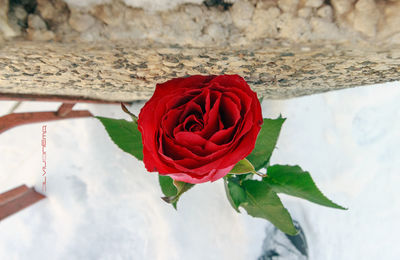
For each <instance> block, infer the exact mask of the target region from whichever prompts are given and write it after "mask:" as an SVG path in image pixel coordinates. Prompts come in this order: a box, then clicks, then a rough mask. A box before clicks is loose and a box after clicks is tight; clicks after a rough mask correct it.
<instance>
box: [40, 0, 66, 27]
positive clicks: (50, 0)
mask: <svg viewBox="0 0 400 260" xmlns="http://www.w3.org/2000/svg"><path fill="white" fill-rule="evenodd" d="M36 1H37V7H36V10H37V11H38V12H39V13H40V16H41V17H43V19H44V20H46V21H48V22H49V23H50V25H51V26H55V25H57V24H61V23H64V22H67V21H68V17H69V8H68V6H67V4H66V3H64V2H63V1H62V0H36Z"/></svg>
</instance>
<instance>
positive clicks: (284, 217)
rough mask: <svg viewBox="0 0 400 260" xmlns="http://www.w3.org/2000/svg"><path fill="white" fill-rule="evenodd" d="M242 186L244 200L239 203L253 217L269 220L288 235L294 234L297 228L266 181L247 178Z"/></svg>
mask: <svg viewBox="0 0 400 260" xmlns="http://www.w3.org/2000/svg"><path fill="white" fill-rule="evenodd" d="M242 187H243V188H244V190H245V193H246V201H245V202H242V203H241V204H240V206H241V207H243V208H244V209H245V210H246V211H247V213H248V214H249V215H251V216H253V217H257V218H263V219H266V220H268V221H270V222H271V223H272V224H274V225H275V226H276V227H277V228H279V229H280V230H281V231H283V232H285V233H286V234H288V235H291V236H293V235H296V234H297V230H296V228H295V226H294V225H293V220H292V218H291V216H290V214H289V212H288V211H287V210H286V208H285V207H284V206H283V204H282V202H281V200H280V199H279V197H278V195H277V194H276V193H275V192H274V191H273V190H272V189H271V187H270V186H269V185H268V183H266V182H262V181H256V180H247V181H244V182H243V184H242Z"/></svg>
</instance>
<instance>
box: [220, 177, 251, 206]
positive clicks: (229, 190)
mask: <svg viewBox="0 0 400 260" xmlns="http://www.w3.org/2000/svg"><path fill="white" fill-rule="evenodd" d="M224 186H225V192H226V197H227V198H228V200H229V203H230V204H231V206H232V207H233V208H234V209H235V210H236V211H237V212H239V213H240V211H239V206H240V203H242V202H244V201H246V193H245V191H244V189H243V188H242V187H240V184H239V183H237V181H235V180H234V179H233V178H227V177H224Z"/></svg>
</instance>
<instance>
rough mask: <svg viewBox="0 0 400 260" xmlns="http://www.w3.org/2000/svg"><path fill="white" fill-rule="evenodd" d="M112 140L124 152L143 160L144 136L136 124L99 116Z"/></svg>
mask: <svg viewBox="0 0 400 260" xmlns="http://www.w3.org/2000/svg"><path fill="white" fill-rule="evenodd" d="M96 118H97V119H99V120H100V122H101V123H102V124H103V125H104V127H105V128H106V131H107V133H108V135H109V136H110V137H111V140H113V142H114V143H115V144H116V145H117V146H118V147H119V148H121V149H122V150H123V151H124V152H127V153H129V154H131V155H133V156H135V157H136V158H137V159H138V160H141V161H142V160H143V145H142V135H141V134H140V131H139V129H138V125H137V123H136V122H129V121H126V120H124V119H112V118H106V117H100V116H97V117H96Z"/></svg>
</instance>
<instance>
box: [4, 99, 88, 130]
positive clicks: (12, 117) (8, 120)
mask: <svg viewBox="0 0 400 260" xmlns="http://www.w3.org/2000/svg"><path fill="white" fill-rule="evenodd" d="M74 105H75V104H74V103H63V104H62V105H61V106H60V108H59V109H58V110H57V111H56V112H25V113H11V114H8V115H5V116H2V117H0V134H1V133H3V132H5V131H7V130H9V129H11V128H13V127H16V126H19V125H24V124H31V123H39V122H47V121H54V120H61V119H68V118H81V117H92V116H93V115H92V113H90V112H89V111H87V110H78V111H73V110H72V107H73V106H74Z"/></svg>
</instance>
